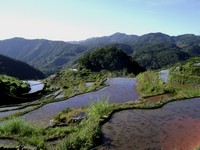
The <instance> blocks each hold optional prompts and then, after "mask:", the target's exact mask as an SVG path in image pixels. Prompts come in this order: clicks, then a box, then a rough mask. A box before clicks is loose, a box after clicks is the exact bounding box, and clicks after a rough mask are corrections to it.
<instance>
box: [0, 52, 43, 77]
mask: <svg viewBox="0 0 200 150" xmlns="http://www.w3.org/2000/svg"><path fill="white" fill-rule="evenodd" d="M0 74H6V75H9V76H13V77H17V78H19V79H42V78H44V77H45V76H44V74H43V73H42V72H41V71H39V70H37V69H35V68H33V67H31V66H30V65H28V64H26V63H24V62H21V61H18V60H15V59H12V58H9V57H6V56H3V55H0Z"/></svg>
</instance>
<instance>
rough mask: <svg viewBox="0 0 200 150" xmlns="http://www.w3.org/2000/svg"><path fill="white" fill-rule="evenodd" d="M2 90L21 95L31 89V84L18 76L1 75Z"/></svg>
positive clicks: (0, 87) (0, 86) (0, 85)
mask: <svg viewBox="0 0 200 150" xmlns="http://www.w3.org/2000/svg"><path fill="white" fill-rule="evenodd" d="M0 90H1V92H3V93H4V92H5V93H9V94H12V95H21V94H23V93H26V92H28V91H29V90H30V85H29V84H27V83H26V82H23V81H21V80H18V79H17V78H14V77H10V76H7V75H0Z"/></svg>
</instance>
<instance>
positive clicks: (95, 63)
mask: <svg viewBox="0 0 200 150" xmlns="http://www.w3.org/2000/svg"><path fill="white" fill-rule="evenodd" d="M78 62H79V66H80V68H86V69H90V70H92V71H101V70H108V71H116V70H123V69H127V72H133V73H134V74H138V73H139V72H141V71H144V70H145V69H144V68H142V67H140V66H139V65H138V64H137V62H135V61H133V59H132V58H131V57H130V56H128V55H127V54H126V53H124V52H123V51H122V50H119V49H117V48H116V47H111V46H107V47H103V48H97V49H95V50H94V51H92V52H90V53H87V54H85V55H84V56H82V57H80V58H79V59H78Z"/></svg>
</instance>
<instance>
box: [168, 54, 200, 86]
mask: <svg viewBox="0 0 200 150" xmlns="http://www.w3.org/2000/svg"><path fill="white" fill-rule="evenodd" d="M169 79H170V82H172V83H178V84H192V85H198V84H200V57H196V58H193V59H190V61H188V62H187V63H186V64H184V65H179V66H177V67H173V68H171V70H170V76H169Z"/></svg>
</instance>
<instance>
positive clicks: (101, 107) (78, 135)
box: [58, 100, 115, 150]
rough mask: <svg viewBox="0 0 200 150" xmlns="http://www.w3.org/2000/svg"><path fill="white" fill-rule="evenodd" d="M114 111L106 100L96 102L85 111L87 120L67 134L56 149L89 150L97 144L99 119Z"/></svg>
mask: <svg viewBox="0 0 200 150" xmlns="http://www.w3.org/2000/svg"><path fill="white" fill-rule="evenodd" d="M114 109H115V106H114V105H110V104H109V103H108V100H106V101H104V100H98V101H97V102H94V103H93V104H92V105H91V106H90V107H89V108H88V110H87V112H88V119H87V120H85V121H83V122H81V124H80V125H79V129H78V130H76V131H75V132H73V133H71V134H69V136H68V137H67V138H66V139H65V140H63V142H62V144H61V145H60V146H59V148H58V149H63V150H64V149H74V150H76V149H90V148H92V147H94V146H95V145H97V144H98V142H99V140H100V135H101V129H100V119H101V118H103V117H104V116H105V115H109V114H110V113H111V112H112V110H114Z"/></svg>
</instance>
